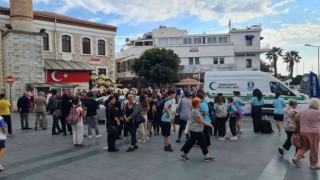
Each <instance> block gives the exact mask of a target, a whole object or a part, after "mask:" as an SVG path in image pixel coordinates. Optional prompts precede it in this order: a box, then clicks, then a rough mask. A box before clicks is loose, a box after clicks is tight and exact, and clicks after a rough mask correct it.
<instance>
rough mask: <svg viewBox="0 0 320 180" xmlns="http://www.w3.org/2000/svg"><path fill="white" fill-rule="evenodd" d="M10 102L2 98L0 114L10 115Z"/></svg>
mask: <svg viewBox="0 0 320 180" xmlns="http://www.w3.org/2000/svg"><path fill="white" fill-rule="evenodd" d="M10 106H11V105H10V102H9V101H7V100H5V99H2V100H0V115H10Z"/></svg>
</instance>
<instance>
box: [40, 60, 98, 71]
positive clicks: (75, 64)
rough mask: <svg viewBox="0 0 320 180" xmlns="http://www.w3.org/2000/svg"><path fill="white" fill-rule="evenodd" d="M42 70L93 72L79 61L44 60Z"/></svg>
mask: <svg viewBox="0 0 320 180" xmlns="http://www.w3.org/2000/svg"><path fill="white" fill-rule="evenodd" d="M44 69H47V70H78V71H79V70H80V71H91V70H94V69H93V68H92V67H90V66H88V65H86V64H85V63H83V62H80V61H63V60H51V59H45V60H44Z"/></svg>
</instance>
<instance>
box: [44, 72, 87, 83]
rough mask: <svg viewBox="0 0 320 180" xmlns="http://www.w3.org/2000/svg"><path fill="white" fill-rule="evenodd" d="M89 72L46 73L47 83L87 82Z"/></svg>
mask: <svg viewBox="0 0 320 180" xmlns="http://www.w3.org/2000/svg"><path fill="white" fill-rule="evenodd" d="M89 72H90V71H54V70H50V71H48V72H47V83H66V82H69V83H70V82H89Z"/></svg>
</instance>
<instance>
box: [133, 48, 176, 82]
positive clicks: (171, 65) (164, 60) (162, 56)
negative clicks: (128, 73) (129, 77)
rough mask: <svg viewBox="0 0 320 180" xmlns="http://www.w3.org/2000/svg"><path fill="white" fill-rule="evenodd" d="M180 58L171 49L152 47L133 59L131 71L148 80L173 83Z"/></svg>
mask: <svg viewBox="0 0 320 180" xmlns="http://www.w3.org/2000/svg"><path fill="white" fill-rule="evenodd" d="M179 64H180V58H179V56H178V55H177V54H175V53H174V52H173V51H172V50H168V49H163V48H162V49H160V48H152V49H148V50H146V51H145V52H144V53H143V54H142V55H141V56H140V58H137V59H135V60H134V64H133V66H132V71H133V73H134V74H135V75H137V76H138V77H139V78H143V79H145V80H146V81H148V82H152V83H156V84H157V85H160V84H161V83H173V82H176V81H177V80H178V67H179Z"/></svg>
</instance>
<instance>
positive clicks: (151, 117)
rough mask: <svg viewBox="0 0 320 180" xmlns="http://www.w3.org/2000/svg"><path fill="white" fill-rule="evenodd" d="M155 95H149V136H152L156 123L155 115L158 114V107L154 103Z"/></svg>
mask: <svg viewBox="0 0 320 180" xmlns="http://www.w3.org/2000/svg"><path fill="white" fill-rule="evenodd" d="M154 99H155V95H153V94H149V98H148V102H149V109H148V114H147V116H148V130H149V136H150V137H151V136H152V131H151V130H152V125H153V121H154V114H155V112H156V106H155V103H154Z"/></svg>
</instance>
